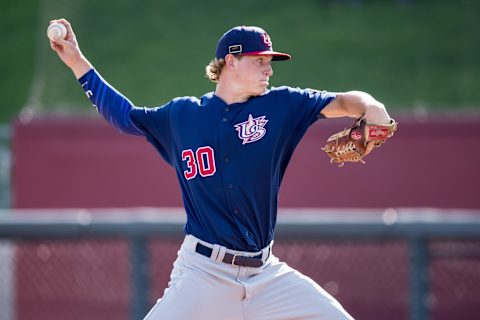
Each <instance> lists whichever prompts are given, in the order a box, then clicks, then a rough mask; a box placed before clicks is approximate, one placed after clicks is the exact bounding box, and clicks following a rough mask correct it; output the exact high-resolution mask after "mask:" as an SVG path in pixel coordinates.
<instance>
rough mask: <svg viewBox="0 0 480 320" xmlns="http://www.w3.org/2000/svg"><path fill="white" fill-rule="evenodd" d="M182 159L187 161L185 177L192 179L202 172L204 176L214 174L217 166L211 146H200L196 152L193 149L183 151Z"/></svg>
mask: <svg viewBox="0 0 480 320" xmlns="http://www.w3.org/2000/svg"><path fill="white" fill-rule="evenodd" d="M182 161H187V170H185V171H183V175H184V176H185V179H187V180H190V179H193V178H195V177H196V176H197V173H198V172H200V175H201V176H202V177H209V176H213V175H214V174H215V172H216V171H217V169H216V168H215V157H214V155H213V149H212V148H211V147H208V146H206V147H200V148H198V149H197V151H196V152H195V153H194V152H193V150H192V149H187V150H183V151H182Z"/></svg>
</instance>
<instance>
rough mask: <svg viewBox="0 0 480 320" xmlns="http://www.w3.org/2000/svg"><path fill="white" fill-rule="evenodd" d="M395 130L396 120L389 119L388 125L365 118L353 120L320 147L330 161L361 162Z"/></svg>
mask: <svg viewBox="0 0 480 320" xmlns="http://www.w3.org/2000/svg"><path fill="white" fill-rule="evenodd" d="M396 130H397V122H396V121H395V120H393V119H391V120H390V124H388V125H377V124H373V123H368V122H367V121H366V120H365V119H359V120H356V121H355V124H354V125H353V126H352V127H351V128H349V129H345V130H343V131H341V132H339V133H336V134H334V135H332V136H331V137H330V138H328V140H327V144H326V145H325V147H323V148H322V150H323V151H325V152H326V153H327V154H328V156H329V157H330V158H331V160H330V162H331V163H333V162H336V163H339V167H341V166H343V165H344V163H345V162H362V163H365V161H364V160H363V158H364V157H365V156H366V155H367V154H369V153H370V152H371V151H372V150H373V149H374V148H378V147H380V146H381V145H382V144H383V143H384V142H385V141H386V140H387V139H388V138H390V137H391V136H393V134H394V132H395V131H396Z"/></svg>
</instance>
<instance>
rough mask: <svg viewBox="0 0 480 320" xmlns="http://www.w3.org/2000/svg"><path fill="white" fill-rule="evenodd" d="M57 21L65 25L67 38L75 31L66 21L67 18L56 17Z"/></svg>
mask: <svg viewBox="0 0 480 320" xmlns="http://www.w3.org/2000/svg"><path fill="white" fill-rule="evenodd" d="M58 22H60V23H62V24H63V25H64V26H65V27H67V39H68V36H69V35H72V37H73V35H74V34H75V33H74V32H73V28H72V25H71V24H70V22H68V20H67V19H65V18H61V19H58Z"/></svg>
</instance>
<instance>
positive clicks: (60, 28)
mask: <svg viewBox="0 0 480 320" xmlns="http://www.w3.org/2000/svg"><path fill="white" fill-rule="evenodd" d="M47 36H48V37H49V38H50V40H52V41H54V40H58V39H65V37H66V36H67V28H66V27H65V25H64V24H63V23H59V22H54V23H52V24H51V25H49V26H48V29H47Z"/></svg>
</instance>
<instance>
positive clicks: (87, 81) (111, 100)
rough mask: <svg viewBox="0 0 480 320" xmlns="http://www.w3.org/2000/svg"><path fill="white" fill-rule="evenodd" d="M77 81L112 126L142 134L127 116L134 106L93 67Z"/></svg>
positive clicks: (131, 132) (129, 132) (133, 133)
mask: <svg viewBox="0 0 480 320" xmlns="http://www.w3.org/2000/svg"><path fill="white" fill-rule="evenodd" d="M78 81H79V82H80V84H81V86H82V88H83V90H84V91H85V94H86V95H87V97H88V98H89V99H90V101H91V102H92V104H93V106H94V107H95V108H96V109H97V111H98V112H99V113H100V114H101V115H102V116H103V117H104V118H105V120H107V121H108V122H109V123H110V124H111V125H112V126H113V127H115V128H116V129H118V130H119V131H120V132H122V133H126V134H132V135H138V136H142V135H144V134H143V132H142V131H141V130H140V129H139V128H138V127H137V126H136V125H135V124H134V123H133V122H132V120H131V119H130V116H129V114H130V111H131V110H133V109H135V108H136V107H135V106H134V105H133V103H132V102H130V100H128V99H127V98H126V97H125V96H123V95H122V94H121V93H120V92H118V91H117V90H115V88H113V87H112V86H111V85H110V84H109V83H108V82H107V81H105V80H104V79H103V78H102V76H101V75H100V74H99V73H98V72H97V71H96V70H95V69H90V70H89V71H88V72H87V73H86V74H85V75H83V76H82V77H81V78H80V79H78Z"/></svg>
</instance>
